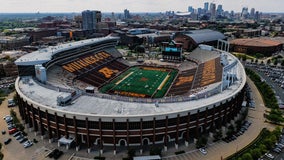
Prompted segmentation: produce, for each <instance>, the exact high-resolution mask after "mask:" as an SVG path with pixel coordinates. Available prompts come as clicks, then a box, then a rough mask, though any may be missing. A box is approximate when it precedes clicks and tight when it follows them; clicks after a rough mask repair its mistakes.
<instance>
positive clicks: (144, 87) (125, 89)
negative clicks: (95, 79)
mask: <svg viewBox="0 0 284 160" xmlns="http://www.w3.org/2000/svg"><path fill="white" fill-rule="evenodd" d="M176 74H177V71H176V70H174V69H165V68H155V67H132V68H130V69H128V70H127V71H126V72H124V73H122V74H121V75H119V76H118V77H117V78H116V79H114V80H113V81H112V82H110V83H108V84H106V85H105V86H103V87H102V88H101V89H100V91H101V92H103V93H110V94H119V95H124V96H131V97H152V98H160V97H163V96H164V94H165V93H166V91H167V90H168V88H169V86H170V84H171V83H172V81H173V79H174V78H175V76H176Z"/></svg>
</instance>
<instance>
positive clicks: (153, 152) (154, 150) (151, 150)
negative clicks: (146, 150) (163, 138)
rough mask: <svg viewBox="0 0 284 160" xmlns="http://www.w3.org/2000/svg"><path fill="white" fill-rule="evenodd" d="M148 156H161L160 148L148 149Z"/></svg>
mask: <svg viewBox="0 0 284 160" xmlns="http://www.w3.org/2000/svg"><path fill="white" fill-rule="evenodd" d="M150 155H162V148H160V147H154V146H153V147H151V148H150Z"/></svg>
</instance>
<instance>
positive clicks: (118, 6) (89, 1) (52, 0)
mask: <svg viewBox="0 0 284 160" xmlns="http://www.w3.org/2000/svg"><path fill="white" fill-rule="evenodd" d="M205 2H209V3H211V2H214V3H215V4H217V5H218V4H221V5H223V9H224V10H227V11H231V10H233V11H235V12H241V10H242V8H243V7H248V8H255V9H256V10H259V11H260V12H284V10H283V8H282V7H281V6H283V5H284V1H280V0H270V1H267V0H236V1H229V0H213V1H212V0H211V1H208V0H200V1H194V0H175V1H174V4H175V5H173V1H171V0H156V1H152V0H142V1H141V0H116V1H113V0H104V1H94V0H84V2H83V1H81V0H60V1H58V0H49V1H45V0H29V1H27V0H9V1H5V3H2V4H1V6H0V12H1V13H33V12H81V11H83V10H87V9H89V10H100V11H102V12H123V10H124V9H128V10H129V11H130V12H164V11H169V10H171V11H180V12H186V11H187V8H188V6H193V8H195V9H197V8H203V7H204V3H205ZM110 4H111V6H110ZM26 5H28V7H25V6H26Z"/></svg>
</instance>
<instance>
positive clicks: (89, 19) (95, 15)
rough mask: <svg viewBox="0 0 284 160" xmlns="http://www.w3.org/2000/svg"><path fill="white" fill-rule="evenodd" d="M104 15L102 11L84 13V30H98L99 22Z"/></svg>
mask: <svg viewBox="0 0 284 160" xmlns="http://www.w3.org/2000/svg"><path fill="white" fill-rule="evenodd" d="M101 19H102V13H101V11H95V10H94V11H90V10H86V11H83V12H82V21H83V23H82V27H83V30H93V31H95V30H96V26H97V23H98V22H101Z"/></svg>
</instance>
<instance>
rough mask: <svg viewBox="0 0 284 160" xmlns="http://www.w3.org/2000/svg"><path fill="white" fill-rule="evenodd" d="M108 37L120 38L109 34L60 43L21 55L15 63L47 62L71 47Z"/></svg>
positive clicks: (21, 64)
mask: <svg viewBox="0 0 284 160" xmlns="http://www.w3.org/2000/svg"><path fill="white" fill-rule="evenodd" d="M107 39H118V38H116V37H110V36H107V37H103V38H92V39H87V40H82V41H76V42H71V43H65V44H60V45H57V46H50V47H47V48H43V49H40V50H37V51H34V52H32V53H29V54H26V55H24V56H22V57H20V58H19V59H17V60H16V61H15V64H16V65H18V66H29V65H37V64H43V63H45V62H48V61H50V60H51V59H52V56H53V55H55V54H57V53H60V52H63V51H68V50H71V49H76V48H79V47H82V46H86V45H91V44H95V43H98V42H100V41H102V40H107Z"/></svg>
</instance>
